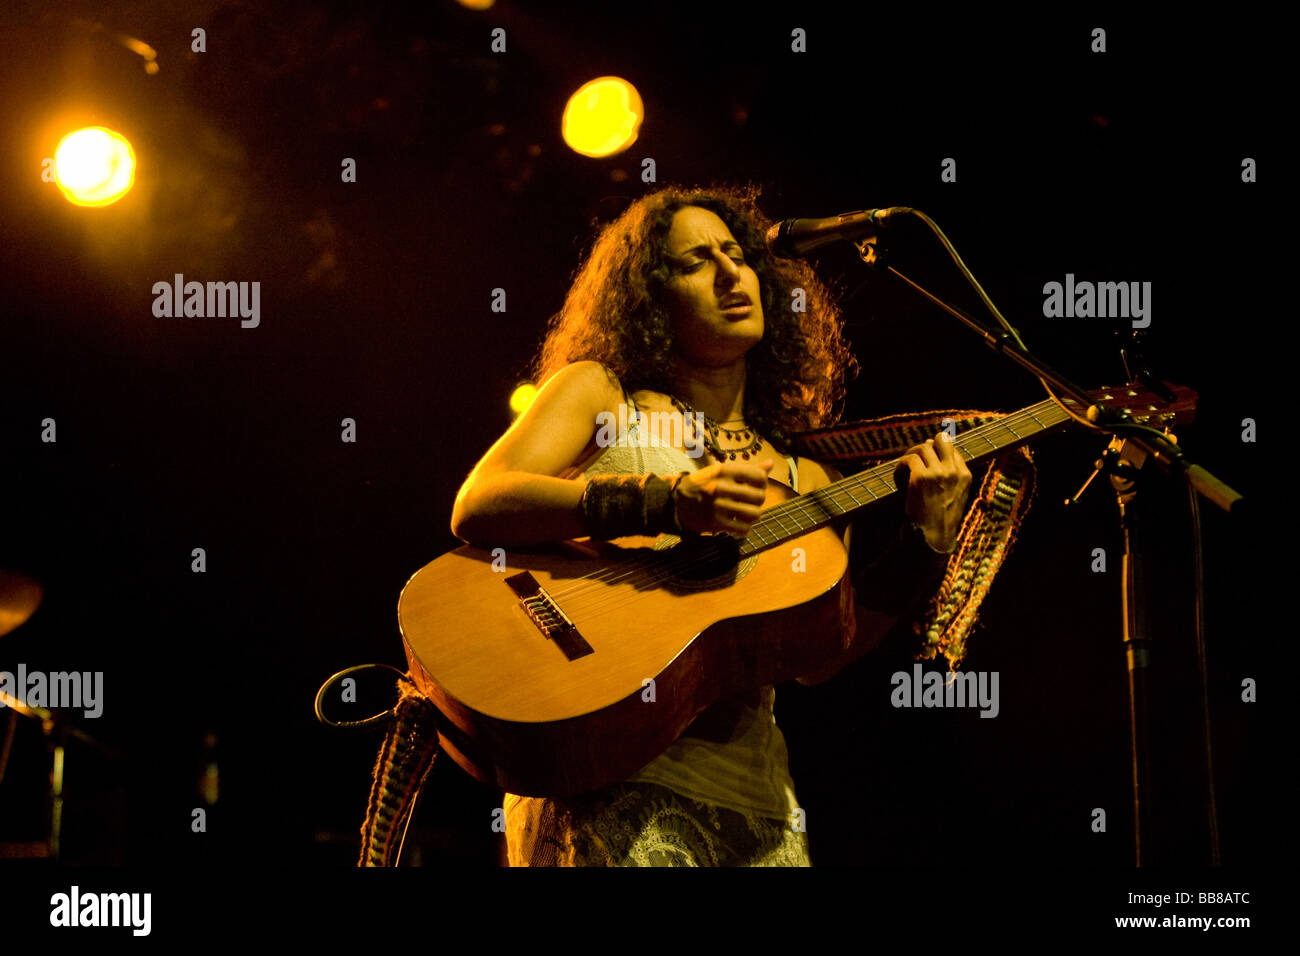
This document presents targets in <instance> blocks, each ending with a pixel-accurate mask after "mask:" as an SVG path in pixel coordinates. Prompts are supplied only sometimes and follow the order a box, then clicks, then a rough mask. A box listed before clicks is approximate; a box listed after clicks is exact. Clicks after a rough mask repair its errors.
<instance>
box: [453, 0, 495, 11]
mask: <svg viewBox="0 0 1300 956" xmlns="http://www.w3.org/2000/svg"><path fill="white" fill-rule="evenodd" d="M456 2H457V3H459V4H460V5H461V6H462V7H464V8H465V9H466V10H487V9H488V8H489V7H491V6H492V4H494V3H495V2H496V0H456Z"/></svg>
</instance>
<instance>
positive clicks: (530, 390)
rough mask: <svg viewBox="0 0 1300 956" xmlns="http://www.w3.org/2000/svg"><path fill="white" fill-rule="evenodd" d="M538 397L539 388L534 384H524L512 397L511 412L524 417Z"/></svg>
mask: <svg viewBox="0 0 1300 956" xmlns="http://www.w3.org/2000/svg"><path fill="white" fill-rule="evenodd" d="M536 397H537V386H536V385H534V384H533V383H532V382H524V384H522V385H520V386H519V387H518V388H516V389H515V390H514V392H512V393H511V395H510V410H511V411H512V412H514V413H515V415H516V416H519V415H522V414H523V413H524V410H525V409H527V408H528V406H529V405H531V404H533V399H534V398H536Z"/></svg>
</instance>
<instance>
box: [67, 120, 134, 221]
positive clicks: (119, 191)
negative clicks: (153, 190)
mask: <svg viewBox="0 0 1300 956" xmlns="http://www.w3.org/2000/svg"><path fill="white" fill-rule="evenodd" d="M54 181H55V182H56V183H57V184H58V187H59V189H61V190H63V195H64V197H65V198H66V199H67V200H68V202H70V203H73V204H74V205H77V206H107V205H109V204H110V203H115V202H117V201H118V200H119V199H121V198H122V197H123V196H125V195H126V194H127V192H129V191H130V189H131V186H132V184H133V183H134V182H135V152H134V151H133V150H132V149H131V144H130V143H128V142H127V141H126V138H125V137H124V136H122V135H121V134H120V133H115V132H113V131H112V130H109V129H105V128H104V127H102V126H89V127H86V128H85V129H79V130H77V131H76V132H74V133H69V134H68V135H67V136H65V137H63V139H62V140H61V141H60V142H59V146H58V149H56V150H55V151H54Z"/></svg>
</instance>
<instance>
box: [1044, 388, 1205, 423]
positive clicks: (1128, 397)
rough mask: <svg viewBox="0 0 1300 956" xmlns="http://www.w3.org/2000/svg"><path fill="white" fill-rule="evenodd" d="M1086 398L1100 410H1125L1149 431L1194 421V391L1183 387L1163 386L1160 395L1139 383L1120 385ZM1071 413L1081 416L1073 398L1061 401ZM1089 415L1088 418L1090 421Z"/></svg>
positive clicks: (1080, 410) (1135, 421)
mask: <svg viewBox="0 0 1300 956" xmlns="http://www.w3.org/2000/svg"><path fill="white" fill-rule="evenodd" d="M1088 395H1089V396H1090V397H1091V398H1092V400H1093V401H1094V402H1096V403H1097V404H1098V405H1101V406H1103V407H1104V408H1107V409H1111V410H1115V411H1118V410H1119V409H1121V408H1122V409H1126V410H1127V411H1128V413H1129V416H1130V418H1131V419H1132V421H1133V423H1134V424H1136V425H1146V426H1148V427H1150V428H1168V427H1170V426H1173V425H1181V424H1186V423H1187V422H1190V421H1194V420H1195V419H1196V397H1197V396H1196V392H1194V391H1192V390H1191V389H1190V388H1187V387H1186V386H1185V385H1172V384H1170V383H1169V382H1165V383H1164V394H1161V393H1160V392H1157V391H1154V390H1153V389H1151V388H1149V387H1147V386H1145V385H1143V384H1141V383H1135V384H1133V385H1121V386H1119V387H1118V388H1099V389H1095V390H1094V391H1090V392H1089V393H1088ZM1061 400H1062V401H1063V402H1065V404H1066V405H1069V406H1071V407H1072V410H1073V411H1076V412H1078V413H1079V414H1081V415H1082V414H1084V411H1085V410H1083V409H1080V408H1079V407H1078V402H1075V401H1074V400H1073V399H1069V398H1064V397H1063V398H1062V399H1061ZM1091 418H1092V416H1089V420H1091Z"/></svg>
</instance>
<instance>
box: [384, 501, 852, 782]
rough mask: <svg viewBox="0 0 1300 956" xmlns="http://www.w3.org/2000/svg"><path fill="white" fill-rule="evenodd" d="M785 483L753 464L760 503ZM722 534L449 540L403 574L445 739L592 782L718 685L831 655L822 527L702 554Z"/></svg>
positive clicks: (845, 616) (834, 584) (838, 571)
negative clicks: (460, 543)
mask: <svg viewBox="0 0 1300 956" xmlns="http://www.w3.org/2000/svg"><path fill="white" fill-rule="evenodd" d="M794 497H795V495H794V493H793V492H792V491H791V490H790V489H789V488H787V487H786V486H785V485H782V484H779V483H777V482H775V481H771V480H769V481H768V487H767V500H766V502H765V504H764V510H765V511H766V510H767V509H768V508H770V507H771V506H772V505H774V504H779V503H781V502H784V501H787V500H789V499H791V498H794ZM723 537H725V536H712V535H708V536H703V537H699V536H692V539H691V541H687V542H683V541H681V540H680V539H678V538H677V537H676V536H674V535H663V536H660V537H659V538H647V537H628V538H619V539H616V540H614V541H611V542H602V541H595V540H591V539H586V538H584V539H580V540H578V541H570V542H562V543H560V544H558V545H554V546H548V547H545V548H539V549H528V550H525V549H510V550H509V551H505V552H502V551H499V550H498V551H497V552H496V555H497V558H496V561H495V563H496V569H494V566H493V564H494V554H493V552H490V551H484V550H480V549H478V548H472V547H468V546H466V547H463V548H460V549H458V550H456V551H453V552H451V553H449V554H446V555H444V556H443V557H441V558H439V559H438V560H436V561H433V562H432V563H430V564H428V565H426V566H425V567H423V568H422V569H420V570H419V571H418V572H416V574H415V575H414V576H413V577H412V578H411V579H410V581H408V582H407V584H406V587H405V588H404V589H403V590H402V595H401V598H400V599H399V601H398V620H399V623H400V625H401V630H402V637H403V641H404V642H405V645H406V655H407V659H408V661H409V663H410V673H411V676H412V679H413V680H414V681H415V683H416V685H417V686H418V687H419V688H420V690H421V691H422V692H423V693H424V694H425V695H426V696H428V697H429V698H430V699H431V700H432V701H433V702H434V703H435V704H436V705H437V707H438V709H439V711H441V717H440V719H439V740H440V743H441V745H442V747H443V749H444V750H445V752H446V753H448V754H449V755H450V756H451V757H452V758H453V759H454V760H455V761H456V762H457V763H458V764H460V766H461V767H463V768H464V769H465V770H466V771H468V772H469V773H470V774H471V775H472V776H474V777H475V778H476V779H478V780H480V781H482V782H484V783H487V784H491V785H494V786H496V787H499V788H501V789H502V790H507V791H509V792H511V793H519V794H525V795H534V796H565V795H571V794H576V793H581V792H584V791H588V790H594V789H598V788H601V787H605V786H609V785H611V784H613V783H616V782H618V781H620V780H624V779H626V778H627V777H628V776H630V775H631V774H633V773H635V772H636V771H637V770H639V769H640V768H641V767H643V766H645V765H646V764H647V763H649V762H650V761H651V760H653V759H654V758H655V757H657V756H658V755H659V754H660V753H662V752H663V751H664V749H665V748H667V747H668V745H669V744H671V743H672V742H673V741H674V740H676V739H677V737H678V736H680V734H681V733H682V731H683V730H685V729H686V727H687V726H688V725H689V724H690V723H691V721H692V720H693V719H694V718H695V717H696V716H697V715H698V714H699V713H700V712H701V711H702V710H704V709H705V708H706V707H707V706H709V705H710V704H712V703H713V702H715V701H717V700H719V699H720V698H722V697H724V696H727V695H729V694H733V693H737V692H740V691H746V690H750V689H753V688H755V687H760V686H763V685H765V684H773V683H778V682H781V681H784V680H789V679H793V678H795V677H799V676H801V675H803V674H807V673H809V672H812V671H815V670H818V669H819V668H822V667H824V666H826V664H827V663H828V662H829V661H833V660H836V659H838V658H839V657H841V656H842V655H843V654H844V651H845V649H846V647H847V645H848V643H849V642H850V640H851V638H852V635H853V605H852V595H851V590H850V588H849V585H848V579H847V576H846V574H845V572H846V571H847V568H848V554H847V552H846V551H845V549H844V545H843V541H842V540H841V538H840V535H839V533H837V532H836V531H835V530H833V528H832V527H830V526H826V527H822V528H819V529H817V530H814V531H810V532H808V533H807V534H804V535H802V536H799V537H796V538H791V539H790V540H789V541H788V542H786V543H784V544H783V545H781V546H779V547H775V548H771V549H768V550H765V551H761V552H759V553H757V554H752V555H749V556H748V557H745V558H743V559H741V560H739V561H738V562H737V561H736V560H735V556H734V555H729V554H727V551H728V549H727V548H726V547H723V548H721V549H720V550H722V551H723V554H722V555H721V556H719V555H717V554H715V553H713V552H714V551H715V550H718V549H717V546H718V545H719V544H723V545H728V544H731V542H730V541H729V540H728V541H723V540H722V538H723ZM692 542H694V543H692ZM701 544H708V545H710V546H709V547H705V548H703V549H702V548H701V547H700V545H701ZM795 549H801V550H798V551H796V550H795ZM503 564H504V567H503ZM530 608H531V611H530ZM557 612H558V614H557ZM560 615H562V617H561V616H560ZM565 619H567V621H566V620H565ZM555 622H560V623H559V625H558V628H557V629H554V630H552V631H551V632H548V631H547V629H546V625H547V624H548V623H550V624H554V623H555ZM569 624H571V626H569ZM651 680H652V681H653V682H654V683H653V685H649V684H647V681H651Z"/></svg>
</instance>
